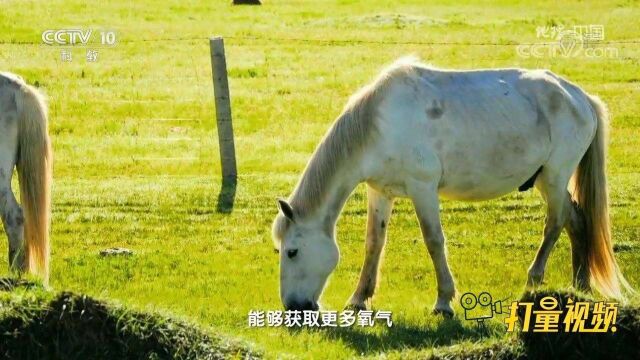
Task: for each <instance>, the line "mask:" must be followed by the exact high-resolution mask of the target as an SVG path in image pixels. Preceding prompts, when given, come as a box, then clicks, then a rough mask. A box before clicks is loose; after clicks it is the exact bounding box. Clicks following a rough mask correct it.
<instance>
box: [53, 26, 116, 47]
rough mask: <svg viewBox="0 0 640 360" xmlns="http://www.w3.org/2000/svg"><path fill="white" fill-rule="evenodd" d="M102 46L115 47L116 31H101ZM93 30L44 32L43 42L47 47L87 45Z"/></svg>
mask: <svg viewBox="0 0 640 360" xmlns="http://www.w3.org/2000/svg"><path fill="white" fill-rule="evenodd" d="M99 33H100V44H102V45H107V46H108V45H115V44H116V33H115V31H100V32H99ZM92 34H93V30H91V29H88V30H81V29H61V30H45V31H43V32H42V42H43V43H44V44H46V45H63V46H64V45H67V46H68V45H87V44H89V42H90V41H91V35H92Z"/></svg>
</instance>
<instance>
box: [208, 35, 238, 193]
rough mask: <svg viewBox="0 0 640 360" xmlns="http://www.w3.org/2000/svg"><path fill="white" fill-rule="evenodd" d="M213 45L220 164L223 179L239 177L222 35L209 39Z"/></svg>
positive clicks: (212, 72)
mask: <svg viewBox="0 0 640 360" xmlns="http://www.w3.org/2000/svg"><path fill="white" fill-rule="evenodd" d="M209 45H210V47H211V74H212V76H213V93H214V96H215V99H216V121H217V123H218V143H219V144H220V164H221V166H222V177H223V179H233V180H235V179H237V177H238V170H237V168H236V150H235V145H234V142H233V124H232V122H231V99H230V97H229V81H228V79H227V61H226V59H225V55H224V41H223V39H222V37H214V38H211V39H209Z"/></svg>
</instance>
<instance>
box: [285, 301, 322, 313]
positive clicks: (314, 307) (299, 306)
mask: <svg viewBox="0 0 640 360" xmlns="http://www.w3.org/2000/svg"><path fill="white" fill-rule="evenodd" d="M284 308H285V309H286V310H298V311H305V310H311V311H318V309H319V306H318V303H316V302H314V301H308V300H307V301H288V302H287V303H286V304H284Z"/></svg>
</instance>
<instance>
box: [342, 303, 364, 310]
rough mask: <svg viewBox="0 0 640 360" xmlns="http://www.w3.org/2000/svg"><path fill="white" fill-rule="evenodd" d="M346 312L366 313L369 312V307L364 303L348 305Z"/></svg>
mask: <svg viewBox="0 0 640 360" xmlns="http://www.w3.org/2000/svg"><path fill="white" fill-rule="evenodd" d="M344 309H345V310H352V311H355V312H358V311H364V310H367V305H365V304H364V303H361V304H347V306H345V307H344Z"/></svg>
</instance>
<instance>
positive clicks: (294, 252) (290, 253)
mask: <svg viewBox="0 0 640 360" xmlns="http://www.w3.org/2000/svg"><path fill="white" fill-rule="evenodd" d="M296 255H298V249H291V250H287V256H288V257H289V259H293V258H294V257H295V256H296Z"/></svg>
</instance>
